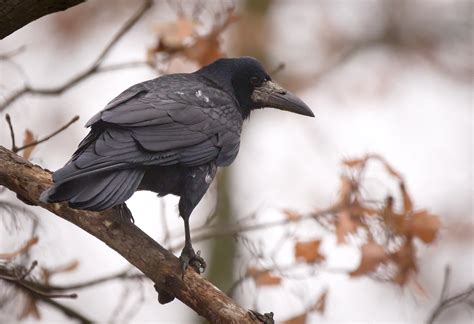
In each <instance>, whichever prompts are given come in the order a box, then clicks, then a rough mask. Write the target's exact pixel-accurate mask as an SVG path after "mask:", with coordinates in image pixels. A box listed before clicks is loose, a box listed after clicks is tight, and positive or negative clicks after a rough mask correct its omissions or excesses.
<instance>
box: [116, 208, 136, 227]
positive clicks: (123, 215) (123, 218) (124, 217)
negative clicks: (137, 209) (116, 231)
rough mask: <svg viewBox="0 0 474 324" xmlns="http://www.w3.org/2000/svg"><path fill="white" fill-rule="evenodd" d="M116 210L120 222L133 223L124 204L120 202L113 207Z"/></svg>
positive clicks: (131, 216) (133, 220)
mask: <svg viewBox="0 0 474 324" xmlns="http://www.w3.org/2000/svg"><path fill="white" fill-rule="evenodd" d="M114 208H115V209H116V210H117V211H118V216H119V221H120V222H121V223H132V224H134V223H135V219H134V218H133V215H132V212H131V211H130V209H128V207H127V205H126V204H120V205H117V206H115V207H114Z"/></svg>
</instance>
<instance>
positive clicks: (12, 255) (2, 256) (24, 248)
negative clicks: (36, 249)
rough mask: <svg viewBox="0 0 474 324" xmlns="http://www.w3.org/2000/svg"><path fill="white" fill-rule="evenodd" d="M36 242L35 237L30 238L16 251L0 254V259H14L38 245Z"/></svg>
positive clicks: (36, 238)
mask: <svg viewBox="0 0 474 324" xmlns="http://www.w3.org/2000/svg"><path fill="white" fill-rule="evenodd" d="M38 240H39V239H38V237H37V236H35V237H32V238H30V239H29V240H28V241H26V242H25V243H24V244H23V245H22V246H21V247H20V248H19V249H18V250H16V251H14V252H10V253H0V259H3V260H7V261H11V260H12V259H14V258H15V257H17V256H19V255H22V254H25V253H26V252H28V251H29V250H30V248H31V247H32V246H33V245H35V244H36V243H38Z"/></svg>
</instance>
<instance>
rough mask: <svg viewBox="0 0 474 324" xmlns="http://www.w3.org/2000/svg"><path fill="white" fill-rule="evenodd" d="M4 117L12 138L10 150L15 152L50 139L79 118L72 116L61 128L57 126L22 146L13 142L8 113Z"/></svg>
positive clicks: (13, 136) (13, 135)
mask: <svg viewBox="0 0 474 324" xmlns="http://www.w3.org/2000/svg"><path fill="white" fill-rule="evenodd" d="M5 119H6V121H7V123H8V127H9V128H10V136H11V138H12V151H13V152H15V153H18V152H20V151H22V150H24V149H26V148H28V147H32V146H36V145H38V144H41V143H44V142H46V141H47V140H49V139H51V138H52V137H54V136H56V135H58V134H59V133H61V132H62V131H64V130H65V129H66V128H68V127H69V126H71V125H72V124H74V123H75V122H76V121H78V120H79V116H77V115H76V116H74V117H73V118H72V119H71V120H70V121H69V122H68V123H67V124H66V125H64V126H62V127H61V128H59V129H58V130H56V131H54V132H53V133H51V134H49V135H47V136H45V137H43V138H42V139H39V140H36V141H33V142H31V143H28V144H25V145H23V146H20V147H18V146H16V144H15V132H14V131H13V126H12V121H11V117H10V115H9V114H6V116H5Z"/></svg>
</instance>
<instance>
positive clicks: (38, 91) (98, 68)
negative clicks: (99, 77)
mask: <svg viewBox="0 0 474 324" xmlns="http://www.w3.org/2000/svg"><path fill="white" fill-rule="evenodd" d="M152 5H153V1H152V0H145V1H143V3H142V5H141V6H140V8H139V9H138V10H137V11H136V12H135V13H134V14H133V16H131V17H130V18H129V19H128V20H127V21H126V22H125V23H124V24H123V26H122V27H121V28H120V29H119V31H118V32H117V33H116V34H115V35H114V37H112V39H111V40H110V41H109V42H108V43H107V45H106V46H105V47H104V48H103V49H102V51H101V52H100V53H99V55H98V56H97V58H96V59H95V60H94V62H93V63H92V64H91V65H90V66H89V67H88V68H86V69H85V70H84V71H81V72H80V73H78V74H77V75H75V76H73V77H72V78H71V79H69V80H68V81H66V82H64V83H63V84H62V85H59V86H57V87H49V88H36V87H33V86H30V85H28V84H25V85H24V86H23V87H22V88H20V89H17V90H15V91H13V92H12V93H11V94H10V95H9V96H7V97H6V98H5V100H4V101H3V102H2V103H1V104H0V112H1V111H3V110H5V109H6V108H7V107H8V106H9V105H11V104H12V103H13V102H14V101H16V100H17V99H19V98H20V97H22V96H24V95H26V94H35V95H44V96H53V95H59V94H61V93H63V92H64V91H67V90H69V89H70V88H72V87H73V86H75V85H76V84H78V83H79V82H82V81H84V80H85V79H87V78H88V77H90V76H92V75H94V74H96V73H101V72H107V71H112V70H118V69H124V68H131V67H137V66H146V65H147V64H146V62H129V63H121V64H114V65H110V66H102V63H103V61H104V59H105V58H106V57H107V55H108V54H109V53H110V51H111V50H112V49H113V48H114V46H115V45H116V44H117V43H118V42H119V41H120V39H122V37H123V36H124V35H125V34H126V33H127V32H128V31H129V30H130V29H131V28H132V27H133V26H135V24H136V23H137V22H138V21H140V19H141V18H142V17H143V15H144V14H145V13H146V12H147V11H148V10H149V9H150V8H151V7H152ZM1 17H2V12H1V11H0V18H1Z"/></svg>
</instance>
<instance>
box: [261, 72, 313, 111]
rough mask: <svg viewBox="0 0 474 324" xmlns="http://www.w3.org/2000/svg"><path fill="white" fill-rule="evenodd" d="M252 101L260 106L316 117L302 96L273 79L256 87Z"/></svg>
mask: <svg viewBox="0 0 474 324" xmlns="http://www.w3.org/2000/svg"><path fill="white" fill-rule="evenodd" d="M252 101H253V102H254V103H255V104H256V105H257V106H258V107H272V108H277V109H281V110H285V111H289V112H292V113H295V114H300V115H304V116H309V117H314V114H313V112H312V111H311V109H309V107H308V106H307V105H306V104H305V103H304V102H303V101H302V100H301V99H300V98H298V97H297V96H295V95H294V94H292V93H291V92H289V91H287V90H285V89H284V88H282V87H281V86H279V85H278V84H276V83H275V82H272V81H265V82H264V83H263V84H262V85H261V86H260V87H257V88H255V89H254V91H253V93H252Z"/></svg>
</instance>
